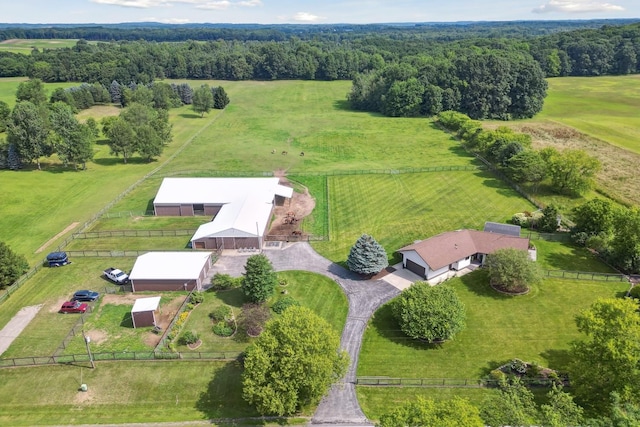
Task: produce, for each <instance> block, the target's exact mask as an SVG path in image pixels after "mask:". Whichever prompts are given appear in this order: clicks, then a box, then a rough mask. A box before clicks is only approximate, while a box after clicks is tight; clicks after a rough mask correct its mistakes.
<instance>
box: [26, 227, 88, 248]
mask: <svg viewBox="0 0 640 427" xmlns="http://www.w3.org/2000/svg"><path fill="white" fill-rule="evenodd" d="M78 224H80V223H79V222H72V223H71V224H69V226H68V227H67V228H65V229H64V230H62V231H61V232H59V233H58V234H56V235H55V236H53V237H52V238H50V239H49V240H47V242H46V243H45V244H44V245H42V246H40V247H39V248H38V249H37V250H36V253H37V254H39V253H40V252H42V251H44V250H45V249H47V246H49V245H50V244H52V243H53V242H55V241H56V240H57V239H59V238H60V237H62V236H64V235H65V234H67V233H68V232H70V231H71V230H73V229H74V228H76V227H77V226H78Z"/></svg>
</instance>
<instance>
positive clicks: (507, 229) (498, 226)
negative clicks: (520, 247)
mask: <svg viewBox="0 0 640 427" xmlns="http://www.w3.org/2000/svg"><path fill="white" fill-rule="evenodd" d="M484 231H486V232H487V233H500V234H506V235H508V236H514V237H520V226H519V225H512V224H502V223H499V222H490V221H487V222H485V223H484Z"/></svg>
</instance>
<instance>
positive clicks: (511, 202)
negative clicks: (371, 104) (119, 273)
mask: <svg viewBox="0 0 640 427" xmlns="http://www.w3.org/2000/svg"><path fill="white" fill-rule="evenodd" d="M328 185H329V203H328V204H329V224H330V238H331V239H330V240H329V241H326V242H317V243H315V244H314V246H315V248H316V249H317V250H318V251H319V252H320V253H321V254H322V255H324V256H325V257H327V258H329V259H331V260H333V261H345V260H346V258H347V255H348V254H349V249H350V247H351V246H352V245H353V244H354V243H355V241H356V240H357V239H358V237H360V235H362V234H363V233H367V234H370V235H372V236H373V237H374V238H375V239H376V240H377V241H378V242H379V243H380V244H381V245H382V246H383V247H384V248H385V249H386V251H387V255H388V256H389V257H392V256H393V252H394V251H396V250H398V249H399V248H401V247H402V246H405V245H409V244H411V243H413V241H414V240H418V239H425V238H427V237H431V236H433V235H436V234H439V233H442V232H444V231H449V230H457V229H460V228H474V229H481V228H482V227H483V226H484V223H485V221H499V222H503V221H505V220H507V219H508V218H511V216H512V215H513V214H514V213H515V212H521V211H523V210H531V209H532V206H531V205H530V204H529V202H527V201H526V200H525V199H522V198H520V197H518V196H517V193H515V192H514V191H513V190H511V189H510V188H509V187H508V186H507V185H506V184H504V183H503V182H502V181H500V180H498V179H496V178H495V177H493V176H492V175H491V174H489V173H485V172H481V171H478V172H439V173H435V172H427V173H417V174H399V175H365V176H348V177H329V178H328Z"/></svg>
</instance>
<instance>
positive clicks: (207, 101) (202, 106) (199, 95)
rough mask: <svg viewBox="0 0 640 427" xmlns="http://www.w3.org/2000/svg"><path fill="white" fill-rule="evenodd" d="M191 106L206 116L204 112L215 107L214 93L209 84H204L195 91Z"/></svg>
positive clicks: (201, 115)
mask: <svg viewBox="0 0 640 427" xmlns="http://www.w3.org/2000/svg"><path fill="white" fill-rule="evenodd" d="M191 107H192V108H193V111H195V112H196V113H200V117H204V113H208V112H209V111H211V108H213V94H212V93H211V88H210V87H209V85H208V84H206V83H205V84H203V85H202V86H200V87H199V88H198V89H196V90H195V92H194V93H193V99H192V100H191Z"/></svg>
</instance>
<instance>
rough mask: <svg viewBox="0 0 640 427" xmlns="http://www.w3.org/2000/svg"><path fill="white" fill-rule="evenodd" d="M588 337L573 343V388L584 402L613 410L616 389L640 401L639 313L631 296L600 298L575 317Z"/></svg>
mask: <svg viewBox="0 0 640 427" xmlns="http://www.w3.org/2000/svg"><path fill="white" fill-rule="evenodd" d="M576 324H577V325H578V330H579V331H580V332H581V333H583V334H585V335H586V339H584V340H580V341H576V342H574V343H573V344H572V349H571V352H570V358H569V360H570V361H571V364H570V367H569V374H570V379H571V388H572V390H573V392H574V394H575V395H576V396H577V397H578V399H579V400H580V401H581V402H584V403H586V404H587V405H589V406H590V407H592V408H594V409H596V410H600V411H602V410H604V409H610V396H611V394H612V393H613V392H616V393H618V394H619V396H620V397H621V399H622V401H625V402H631V403H634V404H638V403H640V397H639V396H640V315H638V304H637V302H635V301H634V300H632V299H623V298H618V299H599V300H597V301H596V302H595V303H593V304H592V305H591V307H589V308H588V309H586V310H584V311H582V312H581V313H580V314H579V315H578V316H577V317H576Z"/></svg>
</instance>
